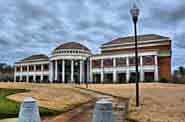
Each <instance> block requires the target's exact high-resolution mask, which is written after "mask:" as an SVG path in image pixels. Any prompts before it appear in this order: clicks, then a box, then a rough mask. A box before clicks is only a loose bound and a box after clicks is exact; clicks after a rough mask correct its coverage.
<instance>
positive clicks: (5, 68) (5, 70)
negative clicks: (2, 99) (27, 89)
mask: <svg viewBox="0 0 185 122" xmlns="http://www.w3.org/2000/svg"><path fill="white" fill-rule="evenodd" d="M13 78H14V66H12V65H8V64H6V63H0V81H1V82H2V81H4V82H7V81H13Z"/></svg>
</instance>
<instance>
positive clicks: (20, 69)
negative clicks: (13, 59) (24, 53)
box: [20, 66, 22, 81]
mask: <svg viewBox="0 0 185 122" xmlns="http://www.w3.org/2000/svg"><path fill="white" fill-rule="evenodd" d="M20 74H21V75H20V81H22V66H20Z"/></svg>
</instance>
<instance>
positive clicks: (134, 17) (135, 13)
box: [130, 5, 139, 107]
mask: <svg viewBox="0 0 185 122" xmlns="http://www.w3.org/2000/svg"><path fill="white" fill-rule="evenodd" d="M130 13H131V15H132V20H133V23H134V34H135V36H134V39H135V65H136V67H135V68H136V106H137V107H138V106H139V72H138V47H137V21H138V16H139V8H138V7H137V6H136V5H134V6H133V8H132V9H131V10H130Z"/></svg>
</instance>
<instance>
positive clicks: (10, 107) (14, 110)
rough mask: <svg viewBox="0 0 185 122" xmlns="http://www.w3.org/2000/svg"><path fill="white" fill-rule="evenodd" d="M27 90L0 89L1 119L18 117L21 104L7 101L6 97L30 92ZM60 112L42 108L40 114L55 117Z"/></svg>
mask: <svg viewBox="0 0 185 122" xmlns="http://www.w3.org/2000/svg"><path fill="white" fill-rule="evenodd" d="M29 91H30V90H26V89H7V88H0V119H2V118H12V117H18V113H19V109H20V103H19V102H16V101H13V100H10V99H7V98H6V97H7V96H9V95H12V94H17V93H23V92H29ZM57 113H58V112H57V111H55V110H49V109H47V108H43V107H40V114H41V115H42V116H49V115H55V114H57Z"/></svg>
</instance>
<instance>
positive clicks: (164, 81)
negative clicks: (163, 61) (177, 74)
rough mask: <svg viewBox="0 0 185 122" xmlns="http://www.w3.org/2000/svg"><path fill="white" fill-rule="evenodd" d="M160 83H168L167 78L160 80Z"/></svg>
mask: <svg viewBox="0 0 185 122" xmlns="http://www.w3.org/2000/svg"><path fill="white" fill-rule="evenodd" d="M159 82H161V83H168V80H167V79H166V78H165V77H161V78H160V79H159Z"/></svg>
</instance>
